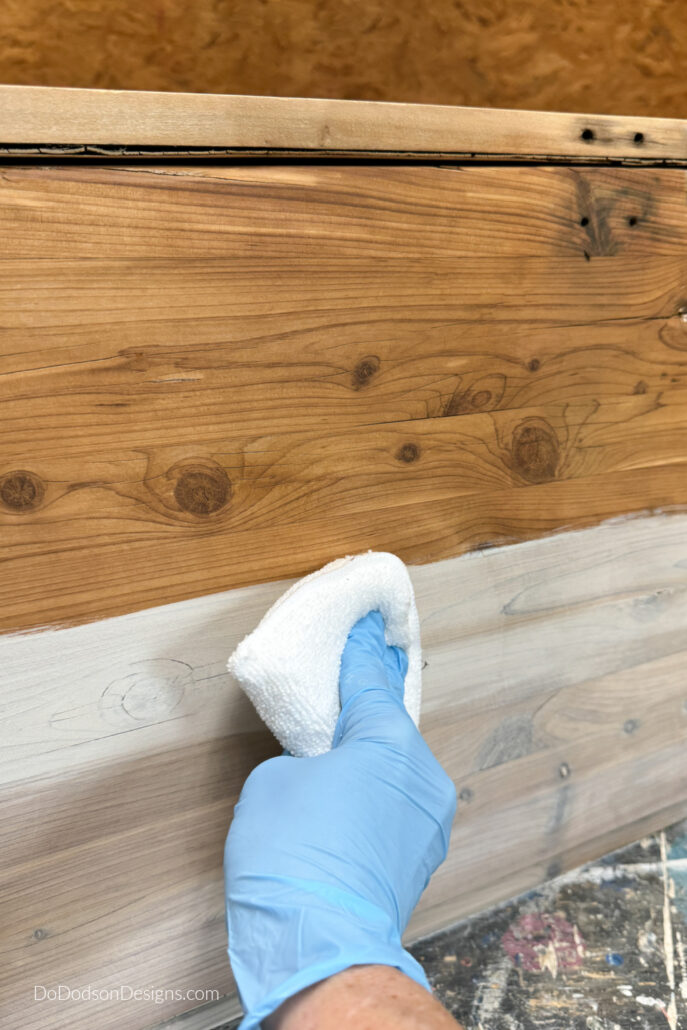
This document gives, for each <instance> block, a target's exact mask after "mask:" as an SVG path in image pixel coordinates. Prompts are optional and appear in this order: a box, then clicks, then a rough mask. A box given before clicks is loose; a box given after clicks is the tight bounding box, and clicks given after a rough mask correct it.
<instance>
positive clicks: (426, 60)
mask: <svg viewBox="0 0 687 1030" xmlns="http://www.w3.org/2000/svg"><path fill="white" fill-rule="evenodd" d="M686 30H687V5H685V4H684V3H682V2H681V0H626V2H625V3H624V4H622V5H619V4H617V3H616V2H615V0H554V2H551V0H548V2H547V0H522V2H520V3H517V4H515V3H513V2H512V0H481V2H480V3H475V2H472V3H469V2H461V0H455V2H449V0H437V2H436V3H434V4H431V5H429V6H428V7H427V8H424V9H423V8H422V7H421V6H418V4H417V3H416V0H397V2H396V3H395V4H393V5H392V4H389V3H388V2H387V0H368V2H367V3H365V4H361V3H355V2H351V0H319V2H317V3H312V4H309V3H303V2H302V0H260V2H258V0H197V2H196V3H194V4H188V3H186V2H182V0H150V2H148V3H145V4H141V5H134V4H131V3H128V4H119V3H116V2H115V3H113V2H112V0H65V2H63V3H60V4H54V3H52V2H51V0H5V3H3V5H2V10H0V40H2V44H1V45H0V81H3V82H6V83H22V84H29V85H30V84H36V85H51V86H95V87H106V88H114V89H119V88H123V89H148V90H189V91H200V92H203V91H206V92H216V93H255V94H273V95H277V96H290V95H291V96H306V97H307V96H310V97H342V98H351V99H369V100H398V101H410V102H425V103H440V104H468V105H477V106H495V107H520V108H535V109H542V110H564V111H565V110H568V111H583V112H594V111H597V112H614V113H617V114H635V115H655V116H672V117H684V116H685V114H686V113H687V104H686V102H685V93H684V87H683V82H682V77H681V76H680V74H679V69H680V68H681V66H682V54H681V48H680V42H681V41H682V40H683V39H684V36H685V31H686Z"/></svg>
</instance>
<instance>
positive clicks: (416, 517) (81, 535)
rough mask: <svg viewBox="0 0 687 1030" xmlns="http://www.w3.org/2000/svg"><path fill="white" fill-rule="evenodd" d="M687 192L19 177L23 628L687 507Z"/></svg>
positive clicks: (10, 613) (86, 174) (286, 171)
mask: <svg viewBox="0 0 687 1030" xmlns="http://www.w3.org/2000/svg"><path fill="white" fill-rule="evenodd" d="M684 188H685V173H684V172H683V171H681V170H665V169H572V168H552V167H548V168H532V167H529V166H522V167H518V168H503V167H495V168H488V169H487V168H475V167H472V168H466V169H461V170H455V169H452V168H429V167H419V168H417V167H416V168H400V167H393V168H390V167H385V168H378V167H373V166H363V167H352V166H345V167H339V168H335V167H332V166H308V167H301V168H288V167H283V166H282V167H276V166H263V167H260V168H242V169H239V168H227V169H221V168H209V169H208V168H205V169H201V168H197V167H195V168H189V167H182V168H173V169H171V168H169V169H166V168H165V167H164V166H156V167H145V168H140V169H136V168H134V169H127V168H98V167H93V166H87V167H84V166H75V165H72V166H65V167H56V168H55V167H48V168H41V167H18V168H15V167H11V168H10V167H8V168H6V169H5V172H4V175H3V177H2V180H1V182H0V232H2V237H3V240H4V262H3V264H4V269H3V282H2V287H0V289H1V291H2V292H1V293H0V297H1V298H2V325H3V350H4V354H3V355H2V356H1V357H0V371H2V373H3V375H2V377H1V378H0V398H2V401H3V413H4V415H3V417H4V419H5V424H6V427H7V429H8V432H7V433H6V439H5V444H4V448H3V453H2V456H1V458H0V525H1V526H2V537H1V539H0V554H1V555H2V558H3V559H4V560H5V561H6V562H7V563H8V567H10V565H11V568H12V575H11V576H6V577H4V578H3V579H2V581H0V602H1V603H0V612H1V613H2V614H1V623H0V624H1V625H2V628H3V629H4V630H5V631H8V630H17V629H29V628H32V627H35V626H43V625H49V624H56V623H57V624H69V623H76V622H83V621H88V620H90V619H97V618H103V617H105V616H109V615H116V614H120V613H124V612H128V611H135V610H139V609H143V608H146V607H149V606H151V605H155V604H162V603H167V602H171V601H176V600H182V599H184V598H188V597H192V596H198V595H202V594H206V593H208V592H213V591H218V590H225V589H228V588H231V587H238V586H244V585H250V584H252V583H256V582H260V581H265V580H271V579H275V578H280V577H290V576H297V575H301V574H305V573H307V572H310V571H312V570H313V569H315V568H317V567H318V566H320V565H321V564H324V563H325V562H326V561H329V560H331V559H332V558H335V557H336V556H338V555H340V554H342V553H353V552H355V551H358V550H365V549H367V548H375V549H382V550H392V551H395V552H396V553H398V554H399V555H400V556H401V557H402V558H403V559H404V560H406V561H408V562H411V563H421V562H428V561H434V560H438V559H442V558H447V557H451V556H453V555H456V554H459V553H462V552H463V551H466V550H469V549H471V548H474V547H478V546H484V545H487V544H490V545H493V544H495V543H503V542H516V541H521V540H526V539H531V538H533V537H536V536H541V535H545V534H547V533H550V532H553V531H555V530H558V529H561V528H565V527H571V526H583V525H590V524H593V523H595V522H598V521H600V520H603V519H605V518H609V517H613V516H616V515H620V514H623V513H627V512H633V511H643V510H647V509H649V510H653V509H666V508H668V509H670V508H674V507H676V506H678V507H679V506H680V505H685V504H687V478H686V477H685V474H684V470H685V466H686V465H687V404H686V403H685V401H686V399H687V378H686V377H687V322H685V304H686V302H687V261H686V255H687V209H686V208H685V204H684ZM10 430H11V432H10ZM18 582H20V583H21V590H17V588H16V584H17V583H18Z"/></svg>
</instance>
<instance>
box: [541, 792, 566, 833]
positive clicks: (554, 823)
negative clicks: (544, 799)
mask: <svg viewBox="0 0 687 1030" xmlns="http://www.w3.org/2000/svg"><path fill="white" fill-rule="evenodd" d="M571 800H572V784H570V783H566V784H565V786H563V787H561V789H560V790H559V791H558V792H557V793H556V801H555V804H554V806H553V812H552V813H551V818H550V819H549V822H548V825H547V827H546V829H547V831H548V833H550V834H553V833H557V832H558V830H559V829H560V828H561V826H562V825H563V823H564V821H565V818H566V813H567V810H568V806H569V805H570V802H571Z"/></svg>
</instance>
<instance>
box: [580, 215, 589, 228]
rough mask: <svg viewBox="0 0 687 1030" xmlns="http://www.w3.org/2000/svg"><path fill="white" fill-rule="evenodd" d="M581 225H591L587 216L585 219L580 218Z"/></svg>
mask: <svg viewBox="0 0 687 1030" xmlns="http://www.w3.org/2000/svg"><path fill="white" fill-rule="evenodd" d="M580 225H582V226H585V225H589V219H588V218H587V217H586V215H585V217H584V218H580Z"/></svg>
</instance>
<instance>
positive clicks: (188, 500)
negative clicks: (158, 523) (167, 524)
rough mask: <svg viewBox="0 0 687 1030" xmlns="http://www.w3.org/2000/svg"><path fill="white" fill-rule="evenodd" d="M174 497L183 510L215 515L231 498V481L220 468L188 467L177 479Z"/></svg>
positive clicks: (197, 513) (201, 514) (191, 512)
mask: <svg viewBox="0 0 687 1030" xmlns="http://www.w3.org/2000/svg"><path fill="white" fill-rule="evenodd" d="M174 497H175V498H176V502H177V504H178V505H179V507H180V508H181V509H182V511H187V512H189V513H190V514H192V515H200V516H206V515H214V514H215V512H218V511H221V509H222V508H224V507H225V505H226V504H227V503H228V501H229V500H230V498H231V481H230V479H229V476H228V475H227V474H226V472H224V470H223V469H220V468H216V469H208V468H205V467H197V468H194V467H193V466H191V467H187V468H186V469H185V470H184V471H182V473H181V475H180V476H179V478H178V479H177V481H176V485H175V487H174Z"/></svg>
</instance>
